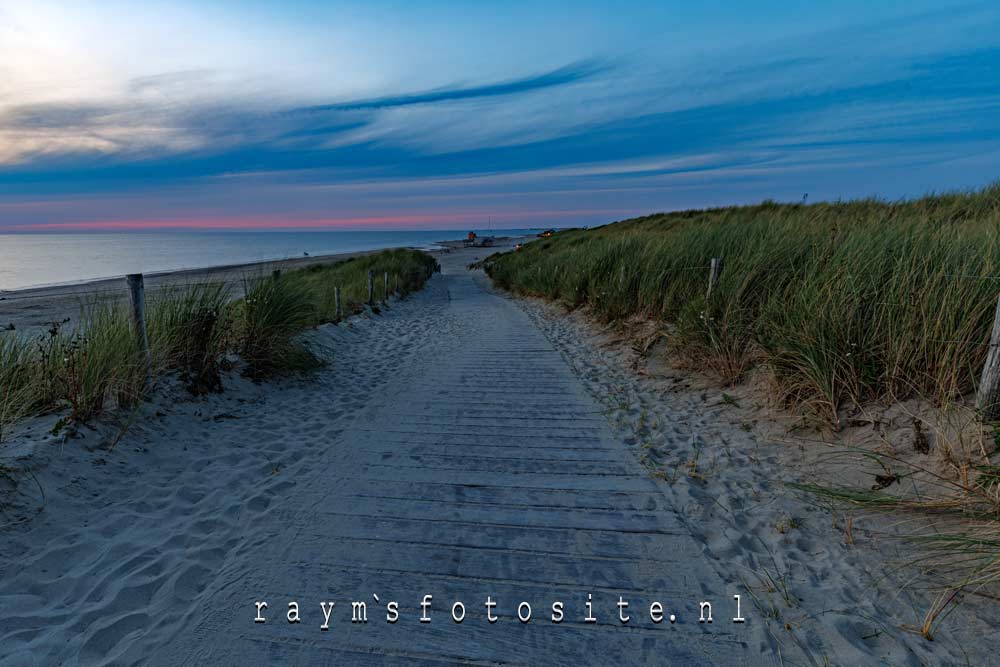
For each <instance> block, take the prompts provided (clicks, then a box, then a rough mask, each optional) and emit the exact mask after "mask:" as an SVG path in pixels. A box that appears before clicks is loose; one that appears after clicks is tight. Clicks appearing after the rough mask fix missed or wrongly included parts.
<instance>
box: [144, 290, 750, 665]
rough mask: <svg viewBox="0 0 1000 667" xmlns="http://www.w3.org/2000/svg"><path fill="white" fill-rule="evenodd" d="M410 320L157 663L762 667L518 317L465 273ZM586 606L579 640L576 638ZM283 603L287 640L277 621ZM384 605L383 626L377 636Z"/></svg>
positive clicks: (708, 573)
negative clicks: (360, 397) (419, 320)
mask: <svg viewBox="0 0 1000 667" xmlns="http://www.w3.org/2000/svg"><path fill="white" fill-rule="evenodd" d="M421 298H422V299H424V300H425V301H426V303H425V304H424V308H423V309H422V310H421V311H419V312H420V313H422V314H419V315H415V314H413V313H410V314H405V313H401V312H399V313H394V314H390V315H387V316H386V317H385V318H384V319H385V321H387V322H388V321H389V320H391V319H392V318H393V317H395V318H397V319H400V318H402V319H403V320H404V321H401V322H399V323H398V326H399V327H401V329H400V330H404V329H406V328H407V327H409V326H410V324H407V323H406V322H405V318H406V317H425V318H429V319H432V320H433V322H432V323H430V324H427V327H428V328H427V331H428V334H427V336H428V337H427V339H426V340H425V341H424V343H425V344H423V345H421V346H419V349H416V350H413V351H411V353H410V354H406V355H398V356H396V357H393V356H392V355H391V354H390V353H389V352H386V353H385V355H383V356H384V359H385V361H386V363H387V364H389V365H390V368H388V369H386V371H385V372H386V373H387V375H388V377H389V378H390V380H391V381H388V382H386V383H384V384H383V385H382V388H381V390H380V391H377V392H373V394H372V395H371V396H369V397H368V398H367V400H366V402H365V405H364V407H363V408H362V409H360V410H358V411H357V412H356V414H354V415H353V416H351V417H350V418H348V419H346V420H345V421H344V422H343V423H344V427H343V429H342V430H341V431H340V432H339V435H337V437H336V438H334V439H333V441H332V442H330V446H329V448H328V451H327V452H326V454H325V455H324V456H323V459H322V464H319V465H316V466H314V467H313V468H312V470H310V472H309V473H308V474H307V475H306V476H305V477H304V478H302V479H299V480H298V481H297V482H296V484H295V486H294V492H293V493H290V494H288V496H287V497H282V498H281V499H280V500H279V501H276V502H274V503H272V504H271V506H270V507H269V509H268V510H267V511H266V512H263V513H261V514H259V515H258V516H256V518H254V519H253V523H252V525H253V527H254V534H255V535H256V536H257V537H256V538H255V539H254V540H253V541H252V542H251V543H249V544H246V545H243V546H242V547H241V548H240V549H239V551H238V553H237V554H233V555H231V556H230V557H229V558H228V559H227V561H226V563H225V564H224V566H222V567H221V568H220V570H219V572H218V573H217V574H216V576H215V581H213V583H212V585H210V586H208V587H207V589H206V594H205V596H204V598H203V599H202V600H201V602H200V605H199V609H200V610H199V611H198V612H196V613H194V614H192V616H191V617H190V618H189V619H188V622H187V623H186V624H185V625H186V626H187V627H186V628H184V629H183V630H181V631H179V632H176V633H173V639H172V641H171V642H169V643H168V645H167V646H164V647H163V650H162V651H161V652H158V654H157V656H156V660H155V661H156V662H157V663H158V662H161V661H162V662H163V664H168V663H169V664H190V665H196V664H205V665H220V664H265V663H269V664H282V665H298V664H301V665H344V664H352V665H415V664H416V665H424V664H426V665H442V664H473V665H480V664H482V665H494V664H510V665H542V664H547V665H557V664H558V665H582V664H594V665H611V664H679V665H680V664H683V665H697V664H748V660H749V664H760V663H762V662H763V663H768V662H770V660H769V659H767V658H766V657H765V656H762V655H760V654H759V651H760V649H759V646H760V643H759V641H751V640H750V639H749V637H750V636H751V635H752V634H753V632H754V631H755V628H754V625H755V624H754V623H752V622H750V623H747V624H742V625H737V624H733V623H732V621H731V619H732V615H733V611H734V608H733V600H732V596H733V594H734V593H739V592H741V591H740V589H739V588H738V587H737V584H736V583H735V581H736V580H735V577H734V580H733V581H728V582H724V581H722V580H721V579H720V578H719V577H718V575H717V574H716V573H715V569H714V568H713V567H711V566H710V565H709V564H707V563H705V562H704V560H703V557H702V555H701V549H700V547H699V546H698V544H696V542H695V541H694V540H693V539H692V538H691V537H690V536H689V535H688V532H687V531H686V530H685V529H684V527H683V522H682V521H681V520H679V517H678V515H677V514H676V512H675V510H674V509H673V508H670V507H668V506H667V505H666V503H665V500H664V497H663V496H662V495H661V493H660V492H659V491H658V488H657V482H655V481H653V480H651V479H650V478H649V476H648V475H647V474H646V472H645V471H644V470H643V469H642V468H641V467H640V466H639V465H638V464H637V463H636V462H635V460H634V458H633V456H632V454H631V453H629V452H628V451H627V449H626V447H625V446H624V445H623V444H622V443H621V442H619V441H618V440H617V439H616V438H615V437H614V435H613V434H612V433H611V432H610V430H609V427H608V425H607V421H606V419H605V417H604V416H603V415H602V414H601V411H600V409H599V407H598V405H597V403H596V402H595V400H594V399H593V398H591V397H590V396H589V395H588V394H587V393H586V392H585V391H584V389H583V388H582V386H581V384H580V383H579V382H578V380H577V379H576V377H575V376H574V375H573V373H572V371H571V370H570V368H569V367H568V366H567V364H566V363H565V362H564V361H563V359H562V358H561V356H560V355H559V353H558V352H556V351H555V350H554V349H553V347H552V346H551V345H550V344H549V343H548V341H547V340H546V339H545V337H544V336H543V335H542V333H541V332H540V331H539V330H538V329H537V328H536V327H535V326H534V325H533V324H532V323H531V321H530V320H529V318H528V317H527V316H526V314H525V313H523V312H522V311H521V309H520V308H519V307H518V306H517V304H515V303H514V302H512V301H510V300H509V299H506V298H504V297H501V296H499V295H496V294H493V293H491V292H490V291H489V290H488V289H487V288H486V284H485V281H484V279H483V278H482V277H481V276H478V277H477V276H476V275H475V274H472V273H470V272H466V271H464V270H456V271H454V272H453V273H448V272H447V271H446V274H445V275H444V276H441V277H437V278H435V279H434V281H433V282H432V285H431V287H430V288H429V290H428V293H427V294H425V295H423V296H422V297H421ZM414 312H417V311H414ZM389 329H390V328H386V332H388V331H389ZM372 331H373V332H374V331H375V329H374V328H373V329H372ZM388 349H390V348H389V347H386V350H388ZM330 372H331V373H332V374H333V376H332V377H333V378H334V380H332V381H335V376H336V372H337V369H336V367H335V368H334V369H332V370H331V371H330ZM321 405H322V401H321V400H320V401H318V402H317V406H321ZM265 409H266V408H265ZM316 409H317V410H322V408H321V407H317V408H316ZM275 418H279V416H277V415H275ZM268 437H270V436H268ZM262 522H263V523H262ZM262 526H263V528H264V530H260V529H261V527H262ZM428 594H429V595H432V596H433V598H432V600H431V601H430V606H429V607H428V608H427V609H426V611H427V615H428V617H429V618H430V622H421V621H420V618H421V616H422V614H423V612H424V609H422V607H421V603H422V601H423V600H424V596H425V595H428ZM588 596H589V600H590V602H592V604H593V607H592V613H593V618H596V622H587V621H586V617H587V607H586V604H587V601H588ZM619 596H622V597H624V599H625V600H626V601H627V602H628V603H629V607H628V609H627V610H625V613H626V614H627V615H628V616H629V617H630V620H629V622H628V623H627V624H623V623H622V622H621V621H620V618H619V607H618V602H619ZM745 597H746V596H744V600H745ZM487 598H489V599H491V600H492V601H494V602H495V603H496V606H495V607H493V608H491V609H490V610H489V611H490V612H491V613H492V614H495V615H496V617H497V618H498V620H497V621H496V622H495V623H490V622H489V621H488V620H487V611H488V610H487V607H486V602H487ZM293 600H294V601H297V602H298V603H299V605H300V618H301V622H300V623H288V622H287V620H286V613H287V611H288V603H289V602H290V601H293ZM702 600H709V601H711V602H712V603H713V606H714V617H715V619H714V623H713V624H711V625H709V624H700V623H698V614H699V607H698V603H699V602H700V601H702ZM256 601H267V603H268V608H267V610H266V611H264V612H263V615H264V617H265V618H266V619H267V621H266V622H265V623H254V622H253V619H254V610H255V606H254V604H255V602H256ZM329 601H333V602H334V603H335V606H334V608H333V611H332V613H331V614H330V622H329V629H328V630H326V631H324V630H322V629H321V625H323V623H324V613H323V611H322V610H321V607H320V603H321V602H329ZM352 601H364V602H365V603H366V613H367V619H368V620H367V623H360V622H352V607H351V602H352ZM390 601H395V602H396V603H398V607H397V608H398V613H399V620H398V621H397V622H396V623H388V622H387V621H386V618H387V611H388V609H387V605H388V603H389V602H390ZM456 601H461V602H462V603H463V605H464V608H465V617H464V620H463V622H462V623H455V622H454V621H453V619H452V605H453V604H454V603H455V602H456ZM557 601H559V602H562V603H563V611H564V619H563V621H562V622H561V623H558V624H557V623H553V622H552V620H551V618H552V613H553V610H552V605H553V603H555V602H557ZM653 601H659V602H660V603H662V605H663V616H664V620H663V622H662V623H660V624H654V623H653V622H652V621H651V619H650V614H649V607H650V604H651V603H652V602H653ZM522 602H527V603H528V604H529V605H530V607H531V620H530V621H529V622H528V623H522V622H521V621H520V620H519V619H518V616H517V615H518V607H519V605H520V604H521V603H522ZM747 606H748V603H746V602H745V603H744V612H747V611H748V610H747ZM458 612H460V610H456V613H458ZM358 613H359V612H357V611H355V612H354V614H355V615H357V614H358ZM521 613H522V615H524V614H525V613H526V609H525V608H524V607H521ZM670 614H675V615H676V616H677V617H678V621H677V623H675V624H673V625H672V624H671V623H670V622H669V620H668V619H669V616H670ZM744 615H750V614H748V613H745V614H744ZM751 620H752V619H751ZM756 625H757V626H758V627H757V628H756V630H759V624H756ZM751 647H758V648H751Z"/></svg>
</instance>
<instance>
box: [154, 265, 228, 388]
mask: <svg viewBox="0 0 1000 667" xmlns="http://www.w3.org/2000/svg"><path fill="white" fill-rule="evenodd" d="M228 300H229V292H228V290H227V289H226V286H225V285H223V284H221V283H210V284H205V285H195V286H192V287H190V288H187V289H180V290H170V291H168V292H167V293H165V294H161V295H158V297H157V299H156V301H155V302H154V303H153V304H152V306H151V308H150V309H149V316H148V317H149V322H148V330H149V337H150V349H151V351H152V355H153V358H154V359H157V360H158V362H159V363H160V364H163V365H164V366H165V367H168V368H176V369H178V371H179V373H180V378H181V381H182V382H183V383H184V385H185V386H186V387H187V388H188V390H189V391H190V392H191V393H192V394H195V395H198V394H205V393H210V392H220V391H222V375H221V367H220V361H219V360H220V357H221V355H222V354H223V353H224V352H225V345H226V335H227V331H228V330H229V329H230V328H231V326H232V324H233V322H232V321H231V319H230V315H231V313H230V311H229V310H227V308H226V304H227V302H228Z"/></svg>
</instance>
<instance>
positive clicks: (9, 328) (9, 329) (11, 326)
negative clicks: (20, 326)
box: [3, 322, 17, 331]
mask: <svg viewBox="0 0 1000 667" xmlns="http://www.w3.org/2000/svg"><path fill="white" fill-rule="evenodd" d="M16 328H17V327H15V326H14V323H13V322H11V323H9V324H8V325H7V326H5V327H4V328H3V329H4V331H14V329H16Z"/></svg>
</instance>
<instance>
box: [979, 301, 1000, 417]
mask: <svg viewBox="0 0 1000 667" xmlns="http://www.w3.org/2000/svg"><path fill="white" fill-rule="evenodd" d="M976 408H978V409H979V411H980V413H981V414H982V417H983V421H993V420H994V419H996V418H997V416H1000V297H998V298H997V310H996V314H995V315H994V316H993V332H992V333H991V334H990V347H989V350H988V351H987V352H986V363H985V364H983V376H982V378H981V379H980V380H979V391H978V392H976Z"/></svg>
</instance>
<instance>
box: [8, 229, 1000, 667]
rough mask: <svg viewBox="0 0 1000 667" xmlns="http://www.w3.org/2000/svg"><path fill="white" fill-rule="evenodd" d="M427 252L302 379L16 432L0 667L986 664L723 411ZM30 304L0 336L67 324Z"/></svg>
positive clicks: (741, 417) (980, 620)
mask: <svg viewBox="0 0 1000 667" xmlns="http://www.w3.org/2000/svg"><path fill="white" fill-rule="evenodd" d="M514 242H515V240H514V239H511V240H507V241H505V242H504V244H503V245H502V246H501V248H500V249H503V250H509V249H510V247H511V245H512V244H513V243H514ZM450 245H451V247H449V248H448V250H447V251H440V252H437V253H435V256H436V257H437V259H438V261H439V262H440V264H441V267H442V271H441V274H439V275H436V276H435V277H434V278H432V279H431V281H430V282H429V283H428V284H427V286H426V287H425V289H424V290H422V291H421V292H419V293H416V294H413V295H411V296H410V297H408V298H407V299H404V300H394V301H391V302H390V303H389V304H388V306H387V307H385V308H383V309H381V310H380V312H379V313H378V314H373V313H372V314H369V313H365V314H361V315H359V316H357V317H354V318H351V319H349V320H347V321H345V322H343V323H340V324H337V325H334V324H325V325H323V326H320V327H319V328H317V329H315V330H312V331H309V332H307V333H305V334H303V337H304V339H305V341H306V342H307V343H308V345H309V347H310V349H311V350H313V351H314V353H315V354H317V355H318V356H320V357H321V358H322V359H323V360H325V361H326V362H327V365H326V366H325V367H324V368H321V369H319V370H317V371H315V372H314V373H312V374H310V375H308V376H304V377H293V378H286V379H275V380H268V381H264V382H256V383H255V382H253V381H251V380H249V379H246V378H243V377H241V376H239V375H237V374H235V373H230V374H227V375H226V377H225V378H224V385H225V392H224V393H223V394H220V395H213V396H208V397H201V398H193V397H190V396H188V395H187V394H186V393H185V392H184V391H183V389H182V388H181V387H180V386H178V385H176V384H174V383H171V382H164V383H163V384H162V386H160V387H158V388H157V390H156V392H155V393H154V395H153V396H152V397H151V399H150V400H149V401H147V402H146V403H144V404H143V405H142V406H141V408H140V411H139V413H138V414H137V415H134V416H131V417H130V419H129V424H128V425H129V428H128V430H127V431H126V432H125V433H124V435H122V434H121V426H122V425H121V423H120V422H117V421H115V420H110V419H107V420H98V421H95V422H94V423H92V424H88V425H85V426H83V427H81V428H80V429H79V431H78V432H77V433H76V435H75V436H72V437H67V436H66V435H65V434H60V435H53V433H52V425H53V422H54V421H55V420H56V418H57V416H56V415H51V416H45V417H38V418H34V419H32V420H30V421H28V422H25V423H24V424H22V425H20V427H19V430H18V431H16V432H15V434H14V436H13V438H12V439H11V440H10V442H9V443H7V444H6V445H4V449H3V452H2V453H3V455H4V461H5V463H4V465H5V466H6V467H8V468H9V469H10V470H11V471H19V472H11V473H9V474H8V475H7V476H5V477H4V478H3V479H4V484H5V485H6V486H7V489H6V493H7V497H9V498H11V499H12V500H11V501H10V502H9V503H8V505H7V506H6V507H5V509H4V512H5V515H4V518H3V519H2V520H0V523H2V524H5V525H4V526H3V528H2V530H3V533H4V534H3V536H2V538H0V574H2V577H0V604H2V605H3V607H4V609H5V614H4V615H3V617H2V618H0V663H2V664H11V665H15V664H16V665H32V664H37V665H43V664H60V663H61V664H88V665H89V664H154V665H160V664H163V665H177V664H208V663H215V664H220V665H222V664H225V665H228V664H262V663H271V664H333V663H335V662H339V663H348V664H359V665H366V664H371V665H376V664H377V665H412V664H421V665H434V664H499V663H503V664H525V665H533V664H565V665H578V664H594V665H606V664H611V663H614V662H618V663H623V664H624V663H627V664H664V663H669V662H673V663H676V664H706V665H735V664H755V665H756V664H774V665H778V664H817V665H821V664H942V663H948V662H958V663H962V662H965V661H966V660H968V662H969V663H970V664H990V661H992V660H995V657H994V656H992V655H991V654H990V653H989V647H988V644H989V642H987V641H981V640H982V638H983V637H990V636H994V634H995V632H996V629H997V628H996V620H995V616H991V615H990V614H989V613H988V612H987V613H981V612H983V608H982V607H980V606H978V605H977V602H976V601H975V600H973V601H971V602H970V603H969V604H967V605H963V606H962V607H959V608H958V611H956V612H955V613H953V614H951V615H949V617H948V618H947V619H946V620H944V621H942V627H941V628H940V629H939V631H938V634H937V637H936V640H935V641H934V642H928V641H926V640H925V639H923V638H921V637H920V636H919V634H917V633H915V632H912V631H908V630H906V629H904V628H905V626H911V625H914V624H916V625H919V623H920V619H921V617H922V615H923V613H924V611H925V608H926V604H927V603H928V599H929V597H930V596H931V594H930V593H928V592H923V591H919V590H911V589H908V588H902V587H900V586H899V584H900V581H899V578H901V577H903V574H902V573H899V574H897V573H893V572H888V571H887V570H889V569H892V568H887V566H886V563H887V562H893V561H898V560H905V559H907V558H912V557H913V553H914V552H912V551H909V550H907V549H908V547H906V546H905V545H902V546H901V545H899V544H898V543H892V542H887V543H885V544H883V543H882V542H881V540H880V539H879V534H878V531H877V530H873V531H871V532H866V531H863V530H860V529H859V530H858V531H857V533H856V534H855V535H854V540H855V541H856V543H855V544H849V543H848V542H847V540H845V535H844V530H843V526H842V525H841V523H840V517H839V516H838V515H836V514H831V513H830V512H829V511H828V509H827V508H825V507H820V506H818V505H817V504H816V503H813V502H810V501H809V499H807V498H803V497H800V496H796V495H794V494H793V493H792V492H790V491H789V490H788V489H787V488H786V487H785V486H784V485H783V483H784V481H786V480H790V479H795V478H797V476H798V475H799V474H800V473H799V472H798V471H801V470H802V469H803V468H807V467H809V466H815V465H817V460H816V459H806V460H800V461H798V462H796V461H795V457H796V453H795V452H790V451H788V448H787V447H783V446H782V445H781V444H780V443H777V442H773V441H769V440H768V439H767V438H766V437H764V436H762V435H761V434H760V432H759V431H758V430H756V429H754V428H745V427H744V426H743V425H744V424H745V423H746V421H747V419H748V414H750V413H753V409H752V408H750V407H749V404H750V401H749V400H746V402H745V404H744V406H743V407H742V408H735V407H733V406H732V405H731V402H730V401H726V400H724V399H723V397H722V396H723V395H722V394H721V392H720V391H719V390H718V389H717V388H713V386H712V385H711V384H710V383H707V382H705V381H704V380H703V379H702V380H699V379H698V378H688V379H687V380H685V381H680V382H679V381H678V380H677V376H676V375H671V374H669V373H667V372H666V371H664V370H663V369H658V368H655V367H647V365H646V364H645V363H644V362H643V360H642V358H641V357H639V356H637V354H636V352H635V350H634V348H633V347H632V345H631V344H630V341H628V340H627V339H624V338H621V337H619V336H617V335H616V334H615V332H614V331H611V330H608V329H602V328H600V327H597V326H595V325H593V324H592V323H591V322H590V321H588V320H587V318H586V317H584V315H583V314H582V313H575V314H567V313H566V312H565V311H564V310H562V309H561V308H559V307H558V306H555V305H551V304H548V303H543V302H541V301H537V300H533V299H522V298H516V297H512V296H511V295H510V294H508V293H506V292H503V291H501V290H498V289H497V288H495V287H494V286H493V285H492V284H491V282H490V281H489V279H488V278H487V277H486V276H485V275H484V274H483V273H482V272H481V271H480V270H470V269H469V268H468V267H469V265H470V264H473V263H474V262H477V261H479V260H482V259H483V258H485V257H486V255H487V254H489V253H491V252H494V251H495V250H496V249H489V248H463V247H460V246H461V244H460V243H456V244H450ZM310 260H312V261H315V258H309V260H306V259H303V260H296V262H298V263H299V264H301V263H308V262H309V261H310ZM328 261H329V260H328ZM252 268H253V270H257V271H269V270H271V269H273V268H279V267H277V266H273V265H265V266H254V267H252ZM280 268H282V269H284V270H288V269H289V268H290V266H289V265H288V264H282V265H281V266H280ZM246 269H247V267H239V268H235V267H234V268H229V269H224V270H221V271H222V273H221V274H220V273H215V271H220V270H213V272H212V273H209V274H206V273H195V274H186V275H184V276H183V280H185V281H187V280H191V281H200V280H204V279H210V278H218V277H219V276H220V275H221V276H225V277H227V279H237V278H238V277H239V275H240V274H241V273H242V272H244V271H245V270H246ZM157 279H158V278H157V277H154V278H151V279H150V282H149V284H150V285H151V286H153V287H155V286H157V285H158V284H159V283H158V282H157ZM177 279H178V276H177V275H176V274H175V275H174V276H172V277H171V280H174V281H176V280H177ZM163 280H164V284H165V283H166V282H169V281H167V279H166V278H164V279H163ZM51 289H55V288H51ZM55 294H56V293H55V292H52V293H50V295H49V297H48V298H46V297H45V296H44V295H43V294H42V293H36V294H34V295H33V297H34V299H35V300H36V308H37V309H36V310H34V311H32V310H30V309H28V308H27V307H25V308H24V310H23V312H21V314H19V315H18V317H20V318H21V319H19V320H17V324H16V326H17V327H18V329H20V328H22V327H24V328H25V329H27V328H29V327H38V326H42V325H41V324H40V321H41V319H42V318H43V316H44V317H49V316H52V315H55V316H56V317H59V316H62V315H64V314H66V313H67V312H68V311H67V310H66V308H68V307H71V306H69V305H67V304H69V303H70V300H71V297H70V296H63V295H61V294H60V295H59V296H55ZM77 298H78V296H77ZM60 300H61V301H60ZM74 303H76V301H74ZM8 306H9V303H8V302H0V310H2V311H3V312H6V309H7V308H8ZM60 308H62V309H63V310H60ZM12 312H13V311H12ZM4 317H5V318H6V317H7V316H6V315H5V316H4ZM32 318H34V319H32ZM0 321H3V320H2V319H0ZM740 400H744V399H743V398H742V397H740ZM650 457H652V458H653V460H654V463H655V462H657V461H659V462H660V463H661V464H662V465H659V466H657V465H651V463H650ZM666 461H669V462H670V465H667V463H666ZM662 470H670V471H674V475H673V476H672V477H671V476H667V475H663V474H661V473H660V472H659V471H662ZM890 552H891V553H890ZM427 596H431V599H430V600H428V599H427ZM734 596H740V597H739V598H738V599H737V598H734ZM361 602H363V603H364V606H363V607H362V606H361V605H360V603H361ZM490 602H492V603H493V604H494V606H492V607H491V606H490ZM706 602H707V603H709V604H710V612H709V615H712V614H714V619H713V622H711V623H708V622H703V618H704V614H705V608H704V606H703V603H706ZM261 603H264V606H263V607H262V606H261ZM292 603H294V612H295V613H294V615H293V604H292ZM456 603H461V604H462V607H461V613H462V620H461V621H456V620H455V619H456V616H457V615H458V614H459V610H460V608H459V607H457V606H456ZM522 603H527V604H528V607H529V608H525V607H523V606H522ZM556 603H559V605H560V606H559V610H560V611H561V612H562V614H561V615H562V618H561V620H559V621H555V620H553V619H554V617H555V616H556V615H557V614H556ZM623 603H624V604H626V605H627V606H624V607H623V606H622V604H623ZM656 605H659V607H657V606H656ZM736 605H739V606H738V607H737V606H736ZM657 609H661V610H662V613H661V614H659V618H660V620H659V621H656V618H657V616H658V615H657V613H656V610H657ZM393 610H395V613H396V620H395V621H393V620H391V619H392V617H393ZM526 613H527V614H528V615H529V618H528V620H527V621H525V620H524V615H525V614H526ZM670 615H673V616H674V622H671V621H670V620H669V616H670ZM293 617H294V618H295V619H297V620H292V619H293ZM494 617H495V618H496V622H495V623H494V622H492V618H494ZM625 617H628V620H622V619H623V618H625ZM424 618H427V619H428V620H427V621H424V620H423V619H424ZM591 618H593V619H594V620H593V621H591V620H590V619H591ZM259 619H263V620H259ZM363 619H365V620H363ZM734 619H741V620H740V621H738V622H734ZM324 626H326V627H325V628H324ZM825 661H826V662H825Z"/></svg>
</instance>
